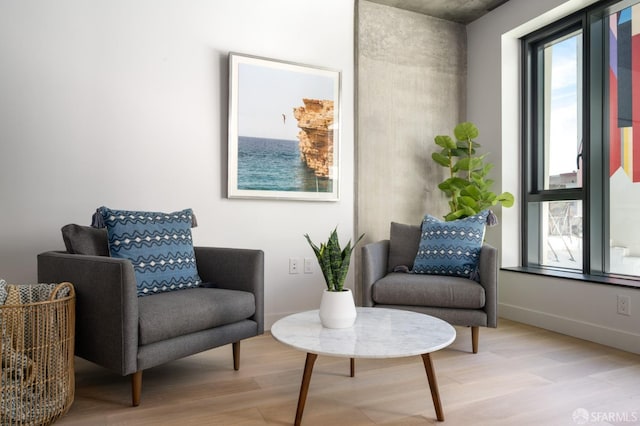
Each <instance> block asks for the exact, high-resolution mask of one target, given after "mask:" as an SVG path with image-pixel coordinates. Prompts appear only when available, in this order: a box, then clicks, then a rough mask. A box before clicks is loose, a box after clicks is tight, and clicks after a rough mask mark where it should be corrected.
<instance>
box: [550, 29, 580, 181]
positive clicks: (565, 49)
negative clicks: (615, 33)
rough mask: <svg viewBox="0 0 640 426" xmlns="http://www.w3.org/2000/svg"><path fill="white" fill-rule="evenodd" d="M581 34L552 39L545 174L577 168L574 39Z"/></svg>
mask: <svg viewBox="0 0 640 426" xmlns="http://www.w3.org/2000/svg"><path fill="white" fill-rule="evenodd" d="M581 37H582V34H579V35H576V36H573V37H570V38H567V39H565V40H563V41H561V42H559V43H555V44H553V45H552V46H550V47H549V48H550V49H552V60H551V111H550V121H551V123H550V129H549V130H550V139H551V143H550V150H551V152H550V154H551V155H550V158H549V175H550V176H554V175H558V174H560V173H570V172H573V171H575V170H576V169H577V167H576V165H577V163H576V161H577V156H578V147H579V145H580V140H579V136H578V134H579V129H578V114H579V110H578V84H577V83H578V41H579V39H580V38H581Z"/></svg>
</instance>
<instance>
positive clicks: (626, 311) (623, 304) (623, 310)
mask: <svg viewBox="0 0 640 426" xmlns="http://www.w3.org/2000/svg"><path fill="white" fill-rule="evenodd" d="M630 304H631V298H630V297H629V296H622V295H620V294H619V295H618V314H619V315H631V306H629V305H630Z"/></svg>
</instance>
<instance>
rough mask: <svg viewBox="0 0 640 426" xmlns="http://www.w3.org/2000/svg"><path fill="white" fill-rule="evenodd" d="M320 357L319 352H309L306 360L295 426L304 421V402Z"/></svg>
mask: <svg viewBox="0 0 640 426" xmlns="http://www.w3.org/2000/svg"><path fill="white" fill-rule="evenodd" d="M316 358H318V355H317V354H312V353H310V352H307V360H306V361H305V362H304V373H303V374H302V384H301V385H300V396H298V408H297V409H296V420H295V422H294V424H295V426H300V423H301V422H302V412H303V411H304V403H305V402H306V401H307V393H308V392H309V383H310V382H311V373H312V372H313V364H314V363H315V362H316Z"/></svg>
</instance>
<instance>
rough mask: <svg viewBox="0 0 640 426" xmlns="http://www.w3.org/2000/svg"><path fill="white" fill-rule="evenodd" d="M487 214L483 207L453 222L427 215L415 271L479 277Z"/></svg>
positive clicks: (416, 272) (414, 264)
mask: <svg viewBox="0 0 640 426" xmlns="http://www.w3.org/2000/svg"><path fill="white" fill-rule="evenodd" d="M488 215H489V211H488V210H484V211H482V212H480V213H478V214H476V215H473V216H469V217H465V218H464V219H458V220H454V221H451V222H443V221H441V220H440V219H437V218H435V217H433V216H431V215H426V216H425V217H424V220H423V221H422V229H421V235H420V245H419V247H418V253H417V255H416V258H415V261H414V263H413V270H412V272H413V273H415V274H432V275H451V276H456V277H465V278H472V279H475V278H477V275H478V262H479V260H480V249H481V248H482V242H483V241H484V231H485V226H486V223H487V216H488Z"/></svg>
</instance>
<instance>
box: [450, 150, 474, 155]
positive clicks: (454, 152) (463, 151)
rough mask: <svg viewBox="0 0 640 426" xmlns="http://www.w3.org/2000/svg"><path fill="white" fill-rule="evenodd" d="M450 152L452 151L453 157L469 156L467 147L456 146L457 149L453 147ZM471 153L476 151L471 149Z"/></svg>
mask: <svg viewBox="0 0 640 426" xmlns="http://www.w3.org/2000/svg"><path fill="white" fill-rule="evenodd" d="M450 152H451V155H452V156H453V157H468V156H469V151H467V150H465V149H460V148H456V149H452V150H451V151H450ZM471 153H472V154H473V153H474V152H473V151H471Z"/></svg>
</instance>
